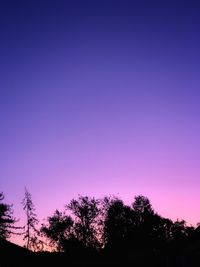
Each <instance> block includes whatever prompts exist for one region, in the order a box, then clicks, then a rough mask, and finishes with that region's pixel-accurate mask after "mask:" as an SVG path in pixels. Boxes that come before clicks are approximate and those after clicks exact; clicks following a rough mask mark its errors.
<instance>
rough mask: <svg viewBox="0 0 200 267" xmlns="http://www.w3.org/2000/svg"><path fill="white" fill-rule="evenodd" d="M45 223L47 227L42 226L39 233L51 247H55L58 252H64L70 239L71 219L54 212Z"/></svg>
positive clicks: (63, 214)
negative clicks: (47, 240) (48, 241)
mask: <svg viewBox="0 0 200 267" xmlns="http://www.w3.org/2000/svg"><path fill="white" fill-rule="evenodd" d="M47 221H48V224H47V225H44V224H43V225H42V227H41V233H42V234H43V235H44V236H45V237H47V238H48V239H49V240H50V245H51V246H56V249H57V250H58V251H63V250H65V246H66V241H67V240H69V239H70V238H71V237H72V226H73V220H72V218H71V217H70V216H68V215H66V214H65V213H62V212H60V211H58V210H56V211H55V213H54V214H53V216H52V217H48V218H47Z"/></svg>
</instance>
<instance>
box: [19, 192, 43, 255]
mask: <svg viewBox="0 0 200 267" xmlns="http://www.w3.org/2000/svg"><path fill="white" fill-rule="evenodd" d="M22 205H23V210H24V211H25V213H26V225H25V231H24V238H23V239H24V240H25V242H26V244H25V247H26V248H27V249H32V250H35V249H36V248H37V247H38V243H39V242H40V241H39V240H38V234H39V231H38V230H37V229H36V225H37V224H38V222H39V221H38V219H37V215H36V213H35V206H34V204H33V201H32V197H31V194H30V193H29V192H28V190H27V188H25V196H24V198H23V200H22Z"/></svg>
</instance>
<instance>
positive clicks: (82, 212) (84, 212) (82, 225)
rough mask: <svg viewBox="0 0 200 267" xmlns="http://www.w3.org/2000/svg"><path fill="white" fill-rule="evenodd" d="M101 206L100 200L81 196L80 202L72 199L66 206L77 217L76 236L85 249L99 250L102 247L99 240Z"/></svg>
mask: <svg viewBox="0 0 200 267" xmlns="http://www.w3.org/2000/svg"><path fill="white" fill-rule="evenodd" d="M99 205H100V202H99V200H97V199H95V198H89V197H87V196H79V198H78V200H75V199H72V200H71V202H70V203H69V205H67V206H66V208H67V209H68V210H69V211H70V212H72V214H73V215H74V217H75V224H74V227H73V230H74V236H75V237H76V238H77V239H78V240H79V241H80V242H82V244H83V245H84V246H85V247H91V248H98V247H100V246H101V245H100V241H99V239H98V226H99V215H100V207H99Z"/></svg>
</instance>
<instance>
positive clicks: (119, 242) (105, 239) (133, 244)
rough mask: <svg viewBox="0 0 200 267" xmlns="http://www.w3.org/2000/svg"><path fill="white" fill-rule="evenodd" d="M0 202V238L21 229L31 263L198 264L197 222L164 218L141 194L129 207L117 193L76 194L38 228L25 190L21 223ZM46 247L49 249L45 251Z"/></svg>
mask: <svg viewBox="0 0 200 267" xmlns="http://www.w3.org/2000/svg"><path fill="white" fill-rule="evenodd" d="M0 201H1V202H0V237H1V239H8V238H9V237H10V235H12V234H13V233H16V231H18V232H20V231H21V234H23V236H24V242H25V247H26V248H27V249H28V250H32V251H37V253H34V255H35V256H34V259H32V260H31V262H32V263H34V264H38V262H37V263H35V262H34V260H36V261H37V260H39V261H40V262H42V261H44V262H47V258H48V259H50V260H49V264H50V263H52V266H53V262H54V264H58V262H59V260H60V262H61V261H63V259H64V260H65V261H66V262H68V263H69V262H70V263H71V264H72V265H71V266H73V263H74V264H75V263H76V264H77V265H80V266H81V264H82V263H83V262H87V264H89V262H90V263H91V264H95V265H97V266H98V264H99V266H102V264H108V263H109V264H110V265H112V264H113V265H117V264H120V265H121V264H129V263H131V264H135V266H149V265H151V264H153V265H154V266H198V265H195V264H196V262H197V263H199V262H200V261H199V258H200V227H199V226H197V227H196V228H195V227H192V226H188V225H187V224H186V222H185V221H184V220H177V221H175V222H173V221H172V220H170V219H168V218H163V217H162V216H160V215H159V214H157V213H156V212H155V211H154V209H153V207H152V205H151V203H150V200H149V199H148V198H146V197H144V196H142V195H139V196H136V197H135V198H134V200H133V203H132V204H131V206H127V205H125V204H124V203H123V201H122V200H121V199H119V198H116V197H105V198H103V199H96V198H93V197H88V196H79V197H78V199H72V200H71V201H70V203H68V204H67V205H66V206H65V209H64V210H63V211H58V210H56V211H55V212H54V214H52V215H51V216H49V217H48V218H47V219H46V223H45V224H42V225H41V226H40V227H38V219H37V215H36V213H35V207H34V204H33V202H32V199H31V194H30V193H29V192H28V191H27V190H25V197H24V199H23V201H22V205H23V209H24V211H25V215H26V219H27V220H26V225H25V226H24V227H21V228H20V227H16V226H15V224H16V219H15V218H14V217H13V210H12V206H10V205H8V204H5V203H3V194H0ZM47 248H50V251H51V253H48V252H44V251H45V250H46V249H47ZM38 251H40V252H38ZM52 252H54V253H52ZM31 255H32V256H31V257H33V254H31ZM36 255H37V256H36ZM29 265H30V264H29ZM0 266H1V263H0ZM2 266H3V265H2ZM5 266H6V265H5ZM8 266H10V265H8Z"/></svg>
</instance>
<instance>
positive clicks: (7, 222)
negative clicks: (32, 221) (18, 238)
mask: <svg viewBox="0 0 200 267" xmlns="http://www.w3.org/2000/svg"><path fill="white" fill-rule="evenodd" d="M3 199H4V194H3V193H0V237H1V238H4V239H7V238H9V237H10V236H11V234H17V233H16V232H14V230H16V229H22V228H21V227H16V226H14V224H15V223H16V222H17V220H16V218H14V217H13V209H12V205H8V204H5V203H2V200H3Z"/></svg>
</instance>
